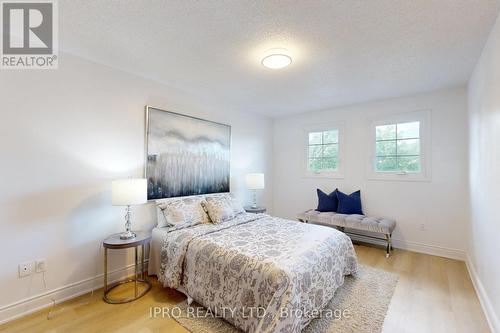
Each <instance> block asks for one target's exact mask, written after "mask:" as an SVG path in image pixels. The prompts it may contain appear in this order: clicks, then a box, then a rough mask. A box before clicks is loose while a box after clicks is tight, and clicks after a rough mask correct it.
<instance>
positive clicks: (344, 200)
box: [337, 191, 363, 215]
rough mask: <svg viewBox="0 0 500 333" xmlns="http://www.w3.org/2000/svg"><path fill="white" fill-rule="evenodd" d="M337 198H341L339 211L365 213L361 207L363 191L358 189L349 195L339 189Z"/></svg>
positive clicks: (341, 212) (342, 212)
mask: <svg viewBox="0 0 500 333" xmlns="http://www.w3.org/2000/svg"><path fill="white" fill-rule="evenodd" d="M337 198H338V200H339V207H338V209H337V213H339V214H359V215H363V210H362V208H361V191H356V192H353V193H351V194H349V195H347V194H345V193H342V192H340V191H337Z"/></svg>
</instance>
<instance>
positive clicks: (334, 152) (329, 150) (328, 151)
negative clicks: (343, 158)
mask: <svg viewBox="0 0 500 333" xmlns="http://www.w3.org/2000/svg"><path fill="white" fill-rule="evenodd" d="M338 147H339V146H338V145H336V144H335V145H324V146H323V157H337V156H338V154H339V151H338Z"/></svg>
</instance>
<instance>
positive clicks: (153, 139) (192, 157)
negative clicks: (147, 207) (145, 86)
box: [146, 106, 231, 199]
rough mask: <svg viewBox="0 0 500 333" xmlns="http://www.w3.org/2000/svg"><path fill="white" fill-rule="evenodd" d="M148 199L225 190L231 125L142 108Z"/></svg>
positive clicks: (228, 164)
mask: <svg viewBox="0 0 500 333" xmlns="http://www.w3.org/2000/svg"><path fill="white" fill-rule="evenodd" d="M146 128H147V139H146V140H147V148H146V150H147V163H146V178H147V179H148V199H163V198H170V197H179V196H186V195H195V194H207V193H219V192H229V177H230V175H229V174H230V151H231V126H229V125H225V124H220V123H216V122H212V121H208V120H203V119H198V118H194V117H190V116H186V115H182V114H178V113H174V112H170V111H164V110H160V109H157V108H153V107H149V106H148V107H146Z"/></svg>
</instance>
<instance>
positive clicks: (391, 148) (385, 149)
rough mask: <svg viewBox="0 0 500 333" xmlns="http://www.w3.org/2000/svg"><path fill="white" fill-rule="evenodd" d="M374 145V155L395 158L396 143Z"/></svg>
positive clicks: (388, 142)
mask: <svg viewBox="0 0 500 333" xmlns="http://www.w3.org/2000/svg"><path fill="white" fill-rule="evenodd" d="M375 144H376V147H375V155H377V156H391V155H392V156H396V141H379V142H376V143H375Z"/></svg>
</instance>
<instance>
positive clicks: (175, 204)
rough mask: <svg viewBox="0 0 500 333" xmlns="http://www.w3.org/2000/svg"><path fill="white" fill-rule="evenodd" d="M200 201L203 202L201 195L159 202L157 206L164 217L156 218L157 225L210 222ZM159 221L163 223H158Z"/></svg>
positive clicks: (190, 224) (189, 224)
mask: <svg viewBox="0 0 500 333" xmlns="http://www.w3.org/2000/svg"><path fill="white" fill-rule="evenodd" d="M201 202H203V198H202V197H191V198H183V199H178V200H172V201H168V202H164V203H159V204H158V208H159V209H160V211H161V213H162V214H163V217H164V219H160V218H158V227H164V226H169V225H170V226H175V225H180V224H183V225H184V224H185V225H187V226H192V225H196V224H200V223H210V219H209V217H208V215H207V213H206V212H205V210H204V209H203V207H202V205H201ZM160 223H164V224H165V225H160Z"/></svg>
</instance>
